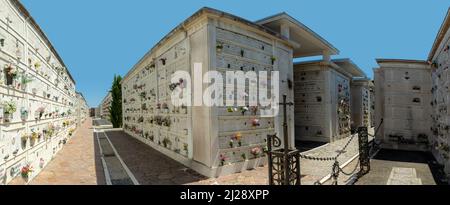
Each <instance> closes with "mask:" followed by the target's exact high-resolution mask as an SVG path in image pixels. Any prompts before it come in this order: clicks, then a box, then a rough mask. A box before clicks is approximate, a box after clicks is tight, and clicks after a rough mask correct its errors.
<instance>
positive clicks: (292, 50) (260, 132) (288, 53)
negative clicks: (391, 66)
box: [122, 8, 361, 177]
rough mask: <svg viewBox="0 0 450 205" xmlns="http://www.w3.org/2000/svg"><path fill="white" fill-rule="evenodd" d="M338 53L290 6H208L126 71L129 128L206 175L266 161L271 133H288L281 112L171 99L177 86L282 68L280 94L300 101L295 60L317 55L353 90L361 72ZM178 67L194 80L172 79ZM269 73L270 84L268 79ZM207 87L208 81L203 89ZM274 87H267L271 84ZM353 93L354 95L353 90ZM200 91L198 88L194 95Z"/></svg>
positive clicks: (290, 115)
mask: <svg viewBox="0 0 450 205" xmlns="http://www.w3.org/2000/svg"><path fill="white" fill-rule="evenodd" d="M338 53H339V51H338V50H337V49H336V48H334V47H333V46H332V45H331V44H330V43H328V42H327V41H325V40H324V39H323V38H321V37H320V36H319V35H317V34H316V33H314V32H313V31H312V30H310V29H309V28H308V27H306V26H305V25H303V24H302V23H300V22H299V21H297V20H296V19H294V18H292V17H291V16H289V15H288V14H286V13H280V14H277V15H274V16H270V17H267V18H264V19H262V20H259V21H256V22H251V21H248V20H245V19H242V18H240V17H237V16H234V15H231V14H228V13H224V12H222V11H218V10H215V9H211V8H203V9H201V10H199V11H198V12H196V13H195V14H194V15H193V16H191V17H190V18H188V19H187V20H185V21H184V22H183V23H181V24H180V25H179V26H178V27H176V28H175V29H174V30H172V31H171V32H170V33H169V34H168V35H166V36H165V37H164V38H163V39H162V40H161V41H160V42H159V43H158V44H157V45H156V46H155V47H153V48H152V49H151V50H150V51H149V52H148V53H147V54H146V55H145V56H144V57H143V58H142V59H141V60H140V61H139V62H138V63H137V64H136V65H135V66H134V67H133V68H132V69H131V70H130V71H129V72H128V74H127V75H126V76H125V77H124V79H123V81H122V95H123V112H124V113H123V118H124V119H123V123H124V125H123V127H124V130H125V132H126V133H128V134H130V135H131V136H133V137H134V138H136V139H139V140H141V141H142V142H144V143H146V144H147V145H149V146H151V147H153V148H155V149H156V150H159V151H160V152H162V153H164V154H165V155H167V156H169V157H171V158H173V159H175V160H177V161H179V162H181V163H183V164H185V165H187V166H189V167H191V168H193V169H194V170H196V171H197V172H199V173H201V174H203V175H205V176H210V177H217V176H220V175H227V174H231V173H236V172H240V171H243V170H246V169H249V168H254V167H257V166H260V165H263V164H265V162H266V160H265V155H264V153H263V150H264V148H265V146H266V138H267V135H269V134H274V133H277V135H278V136H279V137H280V138H282V136H283V134H284V133H283V129H282V122H283V119H284V116H283V114H278V115H276V116H275V117H271V116H269V117H267V116H262V115H261V113H262V110H264V109H265V107H263V106H254V107H250V106H244V107H238V106H232V107H227V106H213V107H209V106H205V105H194V106H187V105H185V104H182V105H181V106H173V105H172V102H171V93H172V91H174V90H179V91H182V92H184V91H185V90H186V88H194V87H200V88H202V87H201V84H202V83H199V84H200V85H199V84H196V83H195V82H194V81H202V80H204V79H203V78H202V77H203V76H204V74H205V73H206V72H208V71H217V72H219V73H221V74H222V76H226V72H227V71H244V72H247V71H256V72H258V71H269V72H270V71H279V74H280V75H279V76H280V77H279V84H280V93H279V96H278V97H279V98H280V99H283V96H284V95H286V96H287V101H288V102H294V101H296V100H297V96H295V99H294V88H295V86H296V85H295V82H294V81H295V75H297V71H295V72H294V63H293V60H294V59H296V58H304V57H311V56H321V57H322V58H323V62H324V63H326V64H329V65H328V66H329V67H331V66H334V67H336V68H335V69H338V70H342V72H343V74H342V75H343V76H345V77H344V78H345V80H344V79H342V80H341V79H335V78H333V79H335V80H336V81H339V80H341V81H342V83H346V84H347V86H346V89H347V90H348V91H349V89H350V85H349V83H350V82H351V79H352V77H353V76H359V74H360V72H361V71H360V70H359V69H357V68H356V66H354V64H352V63H351V62H350V61H349V60H343V61H336V62H334V63H333V62H331V56H332V55H336V54H338ZM197 63H201V65H202V70H201V72H196V71H198V69H197V68H198V67H196V66H195V65H196V64H197ZM337 63H338V64H342V65H341V66H338V65H337ZM197 65H198V64H197ZM176 71H186V72H187V73H189V74H190V75H191V76H192V79H194V80H193V82H191V81H190V80H189V79H184V78H180V79H175V81H174V80H173V79H172V77H173V74H175V72H176ZM198 79H200V80H198ZM270 79H271V78H269V80H268V81H267V82H265V83H264V84H266V85H267V84H270ZM339 82H340V81H339ZM238 83H245V84H246V87H247V88H246V89H247V90H249V89H250V87H252V86H253V85H254V84H251V83H254V82H248V84H247V83H246V82H238ZM204 85H207V84H206V83H205V84H204ZM206 89H207V86H203V89H202V90H203V91H205V90H206ZM226 89H227V88H224V92H225V90H226ZM193 90H195V89H193ZM271 90H272V88H271V87H270V86H269V87H268V88H267V91H268V92H270V91H271ZM335 92H337V91H335ZM347 94H348V95H347V96H346V97H347V98H348V99H349V97H350V96H349V95H350V93H349V92H348V93H347ZM195 95H196V94H195V93H193V94H192V96H191V97H192V99H191V100H192V101H194V99H195ZM201 95H203V93H201ZM233 95H234V97H236V98H238V99H240V100H248V98H245V96H244V97H242V96H239V95H238V93H236V92H233V93H232V94H231V95H227V96H225V97H226V99H233ZM269 97H270V96H269ZM324 100H325V96H324ZM335 104H336V103H335ZM336 107H337V105H336ZM294 109H296V107H294V106H288V107H287V116H286V119H287V123H288V127H289V129H288V136H289V140H290V142H289V144H290V146H291V147H293V146H294V145H295V135H296V129H295V128H296V127H295V120H296V119H295V117H296V115H295V113H294ZM348 109H350V107H348ZM348 125H349V126H350V122H349V123H348ZM330 127H331V126H330ZM330 130H331V129H330ZM330 132H331V131H330Z"/></svg>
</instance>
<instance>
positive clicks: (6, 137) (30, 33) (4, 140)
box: [0, 0, 76, 184]
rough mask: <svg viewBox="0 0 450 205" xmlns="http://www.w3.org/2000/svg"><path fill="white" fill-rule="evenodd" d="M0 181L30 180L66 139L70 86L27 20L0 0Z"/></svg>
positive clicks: (71, 114)
mask: <svg viewBox="0 0 450 205" xmlns="http://www.w3.org/2000/svg"><path fill="white" fill-rule="evenodd" d="M0 8H2V11H1V12H0V69H1V70H0V184H8V183H9V182H10V181H11V180H12V179H14V178H15V177H17V176H21V169H22V168H23V167H25V166H28V165H29V166H31V167H32V168H33V170H34V171H33V172H31V173H29V176H28V178H26V177H23V179H24V180H25V181H26V182H27V181H29V180H32V179H33V178H34V177H35V176H36V175H38V174H39V172H40V171H41V170H42V169H43V168H44V167H45V166H46V165H47V164H48V162H49V161H50V160H51V159H52V158H53V156H54V155H55V154H56V153H57V152H58V151H59V150H60V149H61V148H62V147H63V145H64V144H65V143H66V142H67V141H68V140H69V139H70V137H71V135H72V133H73V131H74V129H75V124H76V120H75V118H76V116H75V115H76V114H75V111H76V108H75V100H76V97H75V87H74V83H73V82H72V81H71V80H70V78H69V76H68V74H67V71H66V69H64V68H63V66H62V65H61V63H60V62H58V60H57V59H56V57H55V55H54V54H53V53H52V52H51V51H50V49H49V47H48V46H47V45H46V44H45V43H44V40H43V38H41V37H40V36H39V35H38V34H37V33H36V31H35V29H34V28H33V26H32V25H30V24H25V23H24V22H25V20H24V17H23V16H22V15H21V14H20V13H18V11H17V10H16V8H15V6H14V5H13V4H11V3H10V1H7V0H0Z"/></svg>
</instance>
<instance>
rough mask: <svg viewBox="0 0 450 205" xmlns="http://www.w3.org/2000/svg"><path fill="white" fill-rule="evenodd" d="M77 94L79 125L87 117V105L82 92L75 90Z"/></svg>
mask: <svg viewBox="0 0 450 205" xmlns="http://www.w3.org/2000/svg"><path fill="white" fill-rule="evenodd" d="M76 95H77V111H76V113H77V124H78V126H80V125H81V124H82V123H83V122H84V121H85V120H86V119H87V118H88V117H89V112H90V110H89V106H88V104H87V102H86V99H85V98H84V96H83V93H80V92H76Z"/></svg>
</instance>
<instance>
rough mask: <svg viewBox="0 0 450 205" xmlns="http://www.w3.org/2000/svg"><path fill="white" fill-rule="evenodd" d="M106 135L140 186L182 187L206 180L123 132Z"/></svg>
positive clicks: (112, 132)
mask: <svg viewBox="0 0 450 205" xmlns="http://www.w3.org/2000/svg"><path fill="white" fill-rule="evenodd" d="M106 134H107V135H108V138H109V140H110V141H111V143H112V144H113V145H114V147H115V148H116V150H117V153H118V154H119V155H120V157H121V158H122V160H123V162H124V163H125V164H126V166H127V167H128V168H129V170H130V171H131V172H132V173H133V175H134V177H135V178H136V180H137V181H138V182H139V184H141V185H182V184H189V183H192V182H196V181H200V180H204V179H206V178H205V177H204V176H202V175H200V174H198V173H196V172H195V171H193V170H191V169H189V168H187V167H185V166H184V165H182V164H180V163H178V162H176V161H174V160H172V159H171V158H169V157H167V156H165V155H163V154H161V153H160V152H158V151H156V150H154V149H152V148H151V147H149V146H147V145H146V144H144V143H142V142H140V141H139V140H137V139H134V138H132V137H131V136H129V135H127V134H125V133H124V132H121V131H111V132H106Z"/></svg>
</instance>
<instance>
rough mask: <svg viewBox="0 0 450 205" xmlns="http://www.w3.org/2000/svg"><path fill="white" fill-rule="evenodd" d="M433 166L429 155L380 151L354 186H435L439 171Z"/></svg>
mask: <svg viewBox="0 0 450 205" xmlns="http://www.w3.org/2000/svg"><path fill="white" fill-rule="evenodd" d="M434 164H435V161H434V157H433V156H431V154H429V153H422V152H410V151H394V150H381V151H380V152H379V153H378V155H377V156H376V157H375V158H374V159H372V160H371V171H370V172H369V173H368V174H367V175H365V176H363V177H362V178H361V179H359V180H358V182H357V183H356V185H419V184H420V185H436V184H438V183H440V182H439V175H438V173H439V169H438V168H437V167H435V166H434Z"/></svg>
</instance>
